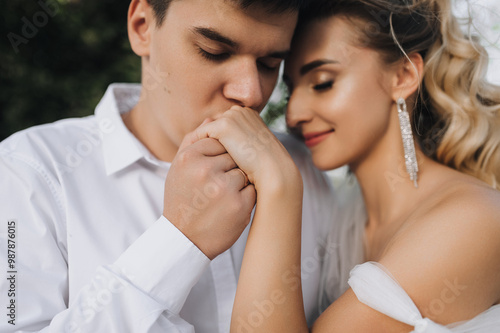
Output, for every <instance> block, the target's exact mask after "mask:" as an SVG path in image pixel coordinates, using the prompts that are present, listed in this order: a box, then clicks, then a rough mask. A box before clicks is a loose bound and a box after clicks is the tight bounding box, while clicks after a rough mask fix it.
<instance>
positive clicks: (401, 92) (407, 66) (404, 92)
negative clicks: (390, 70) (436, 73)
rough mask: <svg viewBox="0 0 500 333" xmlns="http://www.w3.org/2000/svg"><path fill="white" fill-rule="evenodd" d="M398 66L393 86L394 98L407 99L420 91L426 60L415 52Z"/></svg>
mask: <svg viewBox="0 0 500 333" xmlns="http://www.w3.org/2000/svg"><path fill="white" fill-rule="evenodd" d="M397 66H398V68H397V71H396V73H395V76H394V80H393V86H392V98H393V99H394V100H395V101H397V100H398V98H400V97H402V98H404V99H407V98H408V97H410V96H412V95H413V94H415V92H417V91H418V88H419V87H420V84H421V83H422V78H423V75H424V60H423V59H422V56H421V55H420V54H419V53H416V52H415V53H411V54H410V55H408V58H406V57H405V58H404V59H403V60H402V62H401V63H400V64H398V65H397Z"/></svg>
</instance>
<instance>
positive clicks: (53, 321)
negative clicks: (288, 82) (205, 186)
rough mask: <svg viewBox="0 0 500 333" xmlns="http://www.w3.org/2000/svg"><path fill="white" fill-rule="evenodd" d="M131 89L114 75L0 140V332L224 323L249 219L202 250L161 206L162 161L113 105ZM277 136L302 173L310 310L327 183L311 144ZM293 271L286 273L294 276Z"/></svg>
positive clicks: (127, 102)
mask: <svg viewBox="0 0 500 333" xmlns="http://www.w3.org/2000/svg"><path fill="white" fill-rule="evenodd" d="M139 96H140V85H133V84H113V85H111V86H110V87H109V88H108V90H107V92H106V94H105V95H104V97H103V99H102V100H101V102H100V103H99V105H98V106H97V108H96V113H95V115H94V116H89V117H85V118H79V119H66V120H61V121H58V122H55V123H53V124H48V125H42V126H36V127H33V128H30V129H28V130H25V131H21V132H19V133H16V134H14V135H13V136H11V137H10V138H8V139H6V140H4V141H3V142H2V143H1V144H0V244H1V245H0V249H1V250H0V253H1V254H0V267H1V268H2V270H3V272H2V273H3V274H7V279H6V278H2V279H1V280H0V287H1V288H0V300H1V302H0V304H1V305H2V306H1V308H2V309H3V310H2V312H4V313H1V317H0V318H2V319H1V320H0V331H1V332H35V331H42V332H106V333H112V332H117V333H123V332H193V331H195V330H196V332H208V333H211V332H214V333H215V332H218V333H222V332H228V331H229V324H230V320H231V311H232V306H233V302H234V296H235V292H236V283H237V280H238V275H239V271H240V268H241V261H242V256H243V251H244V246H245V242H246V238H247V234H248V228H247V230H245V232H244V233H243V235H242V236H241V237H240V239H239V240H238V241H237V242H236V243H235V244H234V246H233V247H232V248H231V249H230V250H228V251H226V252H225V253H223V254H221V255H220V256H218V257H217V258H216V259H214V260H212V261H210V260H209V259H208V258H207V257H206V256H205V255H204V254H203V253H202V252H201V251H200V250H199V249H198V248H197V247H196V246H195V245H194V244H193V243H192V242H191V241H190V240H189V239H188V238H186V237H185V236H184V235H183V234H182V233H181V232H180V231H179V230H178V229H176V228H175V226H174V225H172V224H171V223H170V222H169V221H168V220H167V219H166V218H165V217H163V216H162V211H163V192H164V182H165V177H166V175H167V173H168V170H169V167H170V163H167V162H162V161H159V160H157V159H156V158H155V157H153V156H152V155H151V154H150V152H149V151H148V150H147V149H146V148H145V147H144V146H143V145H142V144H141V143H140V142H139V141H138V140H137V139H136V138H135V137H134V136H133V135H132V134H131V133H130V132H129V131H128V130H127V128H126V127H125V125H124V124H123V122H122V119H121V116H120V115H121V114H123V113H125V112H128V111H129V110H130V109H131V108H132V107H133V106H134V105H135V104H136V103H137V101H138V99H139ZM279 136H280V138H281V139H282V142H283V144H284V145H285V146H286V147H287V149H289V152H290V154H291V155H292V156H293V158H294V160H295V161H296V163H297V164H298V166H299V168H300V170H301V173H302V176H303V179H304V209H303V240H302V279H303V293H304V303H305V305H304V306H305V309H306V314H307V318H308V320H309V322H311V321H312V320H314V318H315V317H316V316H317V315H318V313H317V304H318V300H317V298H318V294H319V292H318V286H319V272H320V266H321V258H322V257H323V254H324V252H325V250H328V246H327V244H326V243H325V235H326V232H325V228H324V227H325V225H326V224H327V223H329V220H330V218H331V215H330V206H331V204H332V202H331V188H330V187H329V184H328V182H327V179H326V177H325V176H324V175H323V174H322V173H321V172H319V171H317V170H316V169H315V168H314V167H313V166H312V164H311V161H310V157H309V154H308V151H307V149H306V148H305V147H304V146H303V145H302V144H301V143H300V142H298V141H296V140H295V139H293V138H291V137H289V136H286V135H283V134H282V135H279ZM9 225H10V226H11V227H10V229H9ZM12 225H14V227H12ZM12 235H13V236H12ZM9 239H10V240H11V241H9ZM9 245H10V249H11V252H10V254H11V256H10V258H9V256H8V255H7V254H8V249H9ZM12 254H14V255H13V256H12ZM9 259H13V261H12V260H11V261H9ZM9 265H11V266H9ZM7 272H11V273H7ZM291 276H292V275H291V274H290V275H289V276H288V275H284V276H283V279H286V280H285V281H287V283H290V285H292V284H293V283H294V280H293V279H292V278H291ZM9 277H10V278H11V280H8V278H9ZM12 278H13V279H12ZM12 280H13V281H14V288H12V287H13V285H12V284H11V282H12ZM9 290H10V291H13V292H14V294H15V295H12V293H11V292H9ZM11 304H14V312H13V314H14V315H12V305H11ZM7 306H10V308H6V307H7ZM257 311H261V312H259V313H260V314H261V315H266V314H265V313H262V310H257ZM6 314H7V316H6ZM9 315H10V316H9ZM258 317H259V315H257V316H256V317H255V316H254V317H253V318H249V319H248V320H245V321H244V323H242V326H241V327H242V330H241V332H250V331H251V330H252V325H254V326H255V325H256V324H258V319H259V318H258ZM12 318H14V319H13V321H12ZM9 321H10V322H9Z"/></svg>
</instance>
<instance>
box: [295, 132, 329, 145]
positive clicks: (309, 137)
mask: <svg viewBox="0 0 500 333" xmlns="http://www.w3.org/2000/svg"><path fill="white" fill-rule="evenodd" d="M333 131H334V130H333V129H331V130H328V131H324V132H311V133H303V134H302V136H303V137H304V142H305V144H306V146H308V147H309V148H311V147H313V146H315V145H317V144H318V143H320V142H321V141H323V140H325V139H326V138H327V137H328V135H330V134H331V133H332V132H333Z"/></svg>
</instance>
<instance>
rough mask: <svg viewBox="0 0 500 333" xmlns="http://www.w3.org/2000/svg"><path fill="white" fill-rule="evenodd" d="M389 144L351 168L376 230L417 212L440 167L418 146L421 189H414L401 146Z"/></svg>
mask: <svg viewBox="0 0 500 333" xmlns="http://www.w3.org/2000/svg"><path fill="white" fill-rule="evenodd" d="M388 141H389V142H390V143H389V144H385V145H379V147H378V148H375V149H374V150H373V151H372V152H371V154H370V156H367V157H366V158H365V159H363V161H361V162H359V163H357V164H353V165H351V166H350V167H351V170H352V171H353V172H354V174H355V175H356V178H357V179H358V182H359V184H360V187H361V191H362V193H363V198H364V202H365V206H366V211H367V215H368V223H369V224H371V227H375V228H376V229H377V228H378V227H382V226H387V225H389V224H392V223H395V222H397V221H402V220H404V219H405V217H407V216H408V215H409V214H410V213H411V212H412V211H414V210H415V209H416V208H417V207H418V206H416V205H418V202H420V201H421V200H422V199H424V198H425V197H426V196H427V193H428V191H429V187H428V186H425V185H426V184H428V183H431V181H429V177H431V178H432V176H431V173H433V172H432V170H434V169H435V167H436V166H439V164H438V163H437V162H435V161H434V160H432V159H431V158H429V157H427V156H425V155H424V154H423V152H422V151H421V150H420V148H419V147H417V146H416V147H415V148H416V153H417V161H418V167H419V172H418V184H419V187H418V188H415V185H414V182H413V181H412V180H410V177H409V175H408V173H407V172H406V166H405V161H404V155H403V149H402V144H400V142H394V141H395V140H388ZM377 149H379V150H380V151H377Z"/></svg>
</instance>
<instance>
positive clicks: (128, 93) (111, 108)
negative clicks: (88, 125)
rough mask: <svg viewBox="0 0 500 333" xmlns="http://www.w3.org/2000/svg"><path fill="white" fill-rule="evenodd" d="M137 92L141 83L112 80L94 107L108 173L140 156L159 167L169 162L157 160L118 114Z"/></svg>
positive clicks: (128, 107) (129, 105)
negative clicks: (114, 81)
mask: <svg viewBox="0 0 500 333" xmlns="http://www.w3.org/2000/svg"><path fill="white" fill-rule="evenodd" d="M140 94H141V85H140V84H132V83H113V84H111V85H110V86H109V87H108V89H107V90H106V93H105V94H104V97H103V98H102V99H101V101H100V102H99V104H98V105H97V107H96V110H95V115H96V119H97V124H98V126H99V132H100V133H101V136H102V144H103V153H104V165H105V168H106V174H107V175H108V176H109V175H112V174H114V173H116V172H118V171H120V170H123V169H124V168H126V167H128V166H129V165H131V164H133V163H135V162H136V161H138V160H140V159H141V158H145V159H146V160H147V161H148V162H150V163H153V164H156V165H157V166H160V167H165V166H168V164H165V162H161V161H158V160H156V159H155V158H154V157H153V156H152V155H151V154H150V153H149V151H148V150H147V149H146V147H144V146H143V145H142V144H141V143H140V142H139V140H138V139H137V138H136V137H135V136H134V135H133V134H132V133H131V132H130V131H129V130H128V129H127V127H126V126H125V124H124V123H123V120H122V117H121V115H122V114H124V113H127V112H129V111H130V110H131V109H132V108H133V107H134V106H135V105H136V104H137V102H138V101H139V97H140Z"/></svg>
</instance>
